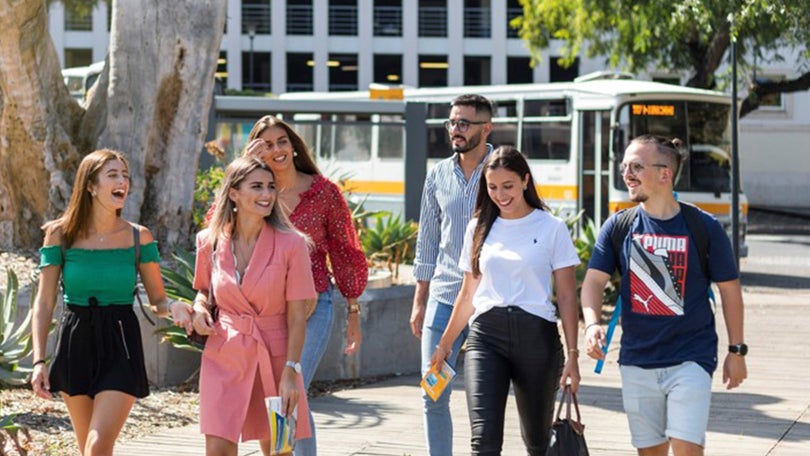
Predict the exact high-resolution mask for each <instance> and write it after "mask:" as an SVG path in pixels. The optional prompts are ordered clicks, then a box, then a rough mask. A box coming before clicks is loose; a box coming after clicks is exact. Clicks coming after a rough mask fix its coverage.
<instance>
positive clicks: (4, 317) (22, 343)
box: [0, 269, 36, 386]
mask: <svg viewBox="0 0 810 456" xmlns="http://www.w3.org/2000/svg"><path fill="white" fill-rule="evenodd" d="M6 277H7V279H6V291H5V293H3V292H2V291H0V306H2V307H0V384H4V385H15V386H16V385H24V384H25V383H26V382H27V381H28V375H29V374H30V373H31V369H30V368H24V367H21V366H20V362H21V361H22V360H23V359H25V358H27V357H29V356H31V351H32V342H31V318H32V315H33V308H34V298H35V297H36V290H35V289H34V290H31V300H30V302H29V306H28V313H27V314H26V315H25V318H24V319H23V321H22V322H21V323H20V324H17V323H16V320H17V308H18V307H19V304H18V303H17V293H18V289H19V282H18V281H17V274H15V273H14V271H12V270H11V269H7V271H6Z"/></svg>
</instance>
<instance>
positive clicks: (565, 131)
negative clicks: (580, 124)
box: [521, 121, 571, 161]
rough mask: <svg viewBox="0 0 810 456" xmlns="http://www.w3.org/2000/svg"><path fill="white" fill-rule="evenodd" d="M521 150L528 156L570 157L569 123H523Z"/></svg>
mask: <svg viewBox="0 0 810 456" xmlns="http://www.w3.org/2000/svg"><path fill="white" fill-rule="evenodd" d="M521 147H522V148H523V150H522V152H523V153H524V154H526V156H527V157H528V158H535V159H540V160H564V161H568V160H570V158H571V123H570V122H540V123H533V122H532V123H530V122H526V121H524V123H523V144H522V146H521Z"/></svg>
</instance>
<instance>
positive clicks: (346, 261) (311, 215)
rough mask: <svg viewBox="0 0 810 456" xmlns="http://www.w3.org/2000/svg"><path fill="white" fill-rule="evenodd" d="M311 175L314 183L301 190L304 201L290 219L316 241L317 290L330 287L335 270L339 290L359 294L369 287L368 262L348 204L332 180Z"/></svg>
mask: <svg viewBox="0 0 810 456" xmlns="http://www.w3.org/2000/svg"><path fill="white" fill-rule="evenodd" d="M312 177H313V180H312V185H310V186H309V189H308V190H306V191H305V192H302V193H301V195H300V198H301V201H300V202H299V203H298V206H296V207H295V210H293V212H292V213H291V214H290V221H291V222H292V224H293V225H295V227H296V228H298V229H299V230H301V231H303V232H304V233H306V234H307V235H308V236H309V237H310V239H312V242H313V244H314V248H313V249H312V252H311V253H310V260H311V261H312V277H313V279H314V280H315V289H316V290H317V291H318V293H321V292H324V291H326V290H327V289H328V287H329V277H330V275H332V274H334V277H335V283H337V287H338V289H339V290H340V293H341V294H342V295H343V296H345V297H346V298H356V297H358V296H360V294H361V293H363V290H364V289H365V288H366V282H367V281H368V265H367V264H366V256H365V254H363V248H362V246H361V245H360V239H359V238H358V237H357V231H355V229H354V225H353V224H352V216H351V212H349V206H348V205H347V204H346V200H344V199H343V195H342V194H341V193H340V188H338V186H337V185H335V184H334V183H333V182H332V181H330V180H329V179H327V178H325V177H323V176H321V175H319V174H315V175H313V176H312ZM327 254H328V255H329V263H330V264H331V266H332V271H331V273H330V271H329V267H328V266H327V259H326V256H327Z"/></svg>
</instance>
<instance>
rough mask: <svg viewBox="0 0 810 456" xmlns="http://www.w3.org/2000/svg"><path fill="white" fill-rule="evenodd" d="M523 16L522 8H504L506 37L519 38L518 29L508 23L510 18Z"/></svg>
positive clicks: (510, 20)
mask: <svg viewBox="0 0 810 456" xmlns="http://www.w3.org/2000/svg"><path fill="white" fill-rule="evenodd" d="M518 16H523V8H507V9H506V37H507V38H520V35H518V31H517V30H516V29H514V28H512V26H511V25H509V23H510V22H512V19H514V18H516V17H518Z"/></svg>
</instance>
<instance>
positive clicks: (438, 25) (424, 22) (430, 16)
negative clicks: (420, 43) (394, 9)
mask: <svg viewBox="0 0 810 456" xmlns="http://www.w3.org/2000/svg"><path fill="white" fill-rule="evenodd" d="M419 36H420V37H446V36H447V7H444V6H422V7H419Z"/></svg>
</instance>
